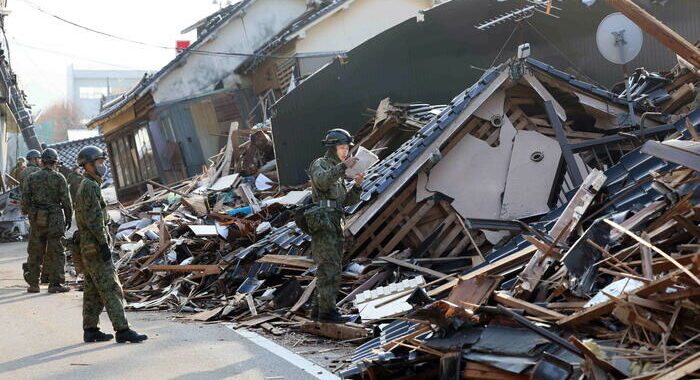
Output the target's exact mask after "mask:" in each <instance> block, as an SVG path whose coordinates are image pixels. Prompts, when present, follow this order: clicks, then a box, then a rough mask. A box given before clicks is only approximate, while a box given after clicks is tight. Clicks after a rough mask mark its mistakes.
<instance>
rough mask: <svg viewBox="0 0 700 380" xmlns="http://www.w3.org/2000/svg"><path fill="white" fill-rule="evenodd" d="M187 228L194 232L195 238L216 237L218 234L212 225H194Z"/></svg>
mask: <svg viewBox="0 0 700 380" xmlns="http://www.w3.org/2000/svg"><path fill="white" fill-rule="evenodd" d="M188 227H190V229H191V230H192V232H194V234H195V235H197V236H217V235H218V232H217V230H216V226H214V225H209V224H207V225H204V224H202V225H194V224H190V225H189V226H188Z"/></svg>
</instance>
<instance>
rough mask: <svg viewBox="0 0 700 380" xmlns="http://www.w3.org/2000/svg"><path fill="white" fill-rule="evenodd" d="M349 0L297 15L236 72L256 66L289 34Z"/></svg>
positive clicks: (334, 1) (332, 2)
mask: <svg viewBox="0 0 700 380" xmlns="http://www.w3.org/2000/svg"><path fill="white" fill-rule="evenodd" d="M348 1H350V0H333V1H331V2H329V3H327V4H325V5H322V6H321V7H320V8H316V9H311V10H309V11H307V12H305V13H304V14H302V15H301V16H299V17H297V19H296V20H294V21H292V23H291V24H289V25H288V26H287V27H286V28H284V29H282V30H281V31H280V32H279V33H277V34H276V35H274V36H273V37H272V38H270V39H269V40H268V41H267V42H266V43H265V44H264V45H263V46H261V47H260V48H259V49H257V50H256V51H255V54H256V55H255V56H252V57H250V58H248V59H246V60H245V61H244V62H243V63H242V64H241V65H240V66H239V67H238V68H237V69H236V71H238V72H245V71H247V70H248V69H250V68H252V67H255V66H257V65H258V64H260V63H261V62H263V61H264V60H265V59H266V57H265V55H267V54H270V53H271V52H272V51H274V50H275V49H276V48H277V47H278V46H281V45H284V44H285V43H286V42H287V41H289V40H288V38H289V37H290V36H292V35H293V34H294V33H296V32H298V31H300V30H302V29H304V28H305V27H306V26H308V25H310V24H311V23H313V22H314V21H316V20H318V19H320V18H321V17H323V16H326V15H328V14H330V13H331V12H334V11H336V10H338V9H339V8H340V7H341V6H342V5H343V4H345V3H347V2H348Z"/></svg>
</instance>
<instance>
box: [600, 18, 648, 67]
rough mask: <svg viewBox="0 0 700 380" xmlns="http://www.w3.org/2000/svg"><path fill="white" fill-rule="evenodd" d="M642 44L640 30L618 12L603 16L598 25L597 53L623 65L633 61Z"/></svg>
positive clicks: (642, 39) (642, 37)
mask: <svg viewBox="0 0 700 380" xmlns="http://www.w3.org/2000/svg"><path fill="white" fill-rule="evenodd" d="M642 42H644V35H643V34H642V30H641V29H639V27H638V26H637V25H636V24H635V23H634V22H632V20H630V19H628V18H627V17H625V15H623V14H622V13H620V12H616V13H611V14H609V15H607V16H605V18H604V19H603V21H601V22H600V25H598V31H597V32H596V43H597V44H598V51H600V54H602V55H603V57H605V59H607V60H608V61H610V62H612V63H617V64H618V65H624V64H626V63H627V62H629V61H631V60H633V59H634V58H635V57H636V56H637V54H639V52H640V51H641V50H642Z"/></svg>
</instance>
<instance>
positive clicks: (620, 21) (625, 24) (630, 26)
mask: <svg viewBox="0 0 700 380" xmlns="http://www.w3.org/2000/svg"><path fill="white" fill-rule="evenodd" d="M643 42H644V34H643V33H642V30H641V29H640V28H639V27H638V26H637V24H635V23H634V22H632V20H630V19H628V18H627V17H626V16H625V15H623V14H622V13H620V12H615V13H611V14H609V15H607V16H605V18H604V19H603V21H601V22H600V24H599V25H598V30H597V32H596V44H597V45H598V51H599V52H600V54H602V55H603V57H604V58H605V59H607V60H608V61H610V62H612V63H614V64H617V65H622V71H623V73H624V74H625V94H626V96H627V103H628V106H629V113H628V114H627V115H621V116H622V117H621V118H620V119H619V124H620V125H622V126H632V125H634V124H635V121H634V102H633V101H632V94H631V91H630V81H629V77H628V75H627V63H629V62H630V61H632V60H633V59H634V58H636V57H637V55H638V54H639V52H640V51H641V50H642V43H643Z"/></svg>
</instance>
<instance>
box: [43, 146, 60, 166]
mask: <svg viewBox="0 0 700 380" xmlns="http://www.w3.org/2000/svg"><path fill="white" fill-rule="evenodd" d="M41 161H42V162H49V163H54V162H57V161H58V152H56V149H53V148H46V149H44V151H43V152H41Z"/></svg>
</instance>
